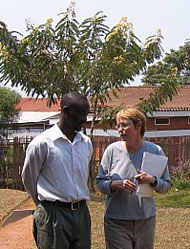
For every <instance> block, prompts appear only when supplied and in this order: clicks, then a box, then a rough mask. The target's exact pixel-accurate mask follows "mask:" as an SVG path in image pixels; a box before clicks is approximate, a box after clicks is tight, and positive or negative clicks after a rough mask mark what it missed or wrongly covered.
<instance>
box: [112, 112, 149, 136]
mask: <svg viewBox="0 0 190 249" xmlns="http://www.w3.org/2000/svg"><path fill="white" fill-rule="evenodd" d="M118 119H130V120H132V122H133V124H134V126H135V127H136V125H137V124H138V123H139V122H141V124H142V126H141V136H142V137H143V136H144V133H145V129H146V116H145V115H144V113H143V112H141V111H140V110H139V109H138V108H137V107H127V108H125V109H123V110H121V111H119V112H118V113H117V115H116V120H118Z"/></svg>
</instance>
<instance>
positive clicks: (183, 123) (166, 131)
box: [9, 86, 190, 137]
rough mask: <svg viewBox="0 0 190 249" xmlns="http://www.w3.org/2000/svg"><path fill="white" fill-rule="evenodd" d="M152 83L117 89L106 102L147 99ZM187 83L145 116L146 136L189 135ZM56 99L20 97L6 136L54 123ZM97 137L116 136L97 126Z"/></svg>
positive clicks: (33, 131) (37, 130)
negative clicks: (16, 118)
mask: <svg viewBox="0 0 190 249" xmlns="http://www.w3.org/2000/svg"><path fill="white" fill-rule="evenodd" d="M156 88H157V87H155V86H128V87H125V88H122V89H121V90H120V91H119V92H118V97H117V98H116V97H113V98H112V101H110V102H108V105H109V106H116V105H123V106H124V107H127V106H133V105H136V104H138V103H140V102H141V101H142V100H144V99H147V98H148V97H149V95H150V94H151V93H152V92H154V91H155V89H156ZM189 99H190V86H180V87H179V93H178V95H176V96H174V97H173V99H172V101H167V103H166V104H165V105H163V106H161V107H160V108H159V109H157V110H155V111H154V112H153V113H152V114H147V115H148V120H147V131H146V133H145V136H146V137H170V136H190V101H189ZM59 104H60V103H59V101H57V103H56V104H55V105H52V106H51V107H48V105H47V100H46V99H32V98H22V99H21V101H20V103H19V104H18V106H17V108H18V109H19V110H20V115H19V119H18V121H17V122H16V123H15V124H14V125H13V127H11V128H10V129H9V136H35V135H37V134H39V133H41V132H42V131H43V130H45V129H47V128H48V127H50V126H52V125H53V124H55V123H56V122H57V121H58V119H59V116H60V106H59ZM91 120H92V113H90V114H89V116H88V119H87V126H86V127H87V133H89V131H90V124H91ZM94 135H96V136H116V137H117V136H118V135H119V134H118V132H117V131H116V130H115V129H114V128H113V127H108V129H107V131H104V130H103V127H102V126H101V125H98V124H97V126H96V129H95V131H94Z"/></svg>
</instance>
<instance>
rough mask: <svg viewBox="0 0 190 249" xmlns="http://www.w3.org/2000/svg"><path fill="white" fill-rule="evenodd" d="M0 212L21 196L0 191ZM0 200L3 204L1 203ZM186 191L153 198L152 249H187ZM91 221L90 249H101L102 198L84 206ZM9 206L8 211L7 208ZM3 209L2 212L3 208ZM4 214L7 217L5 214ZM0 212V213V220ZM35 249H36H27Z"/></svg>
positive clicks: (189, 210) (189, 211)
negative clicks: (155, 216)
mask: <svg viewBox="0 0 190 249" xmlns="http://www.w3.org/2000/svg"><path fill="white" fill-rule="evenodd" d="M0 194H1V199H0V210H2V209H3V210H5V209H6V208H7V209H8V210H12V209H13V208H14V207H13V204H14V205H15V204H17V205H18V204H19V202H20V201H22V200H24V198H26V196H25V195H24V194H25V193H23V192H20V191H15V190H0ZM2 196H4V197H3V202H2ZM189 198H190V190H178V191H175V190H171V191H170V192H169V193H168V194H165V195H157V194H156V202H157V226H156V241H155V249H189V248H190V228H189V224H190V199H189ZM88 205H89V208H90V212H91V217H92V249H105V243H104V232H103V213H104V197H102V196H101V195H98V194H95V195H93V196H92V198H91V201H89V203H88ZM9 206H10V207H9ZM5 207H6V208H5ZM5 213H8V211H6V212H5ZM1 216H2V212H1V213H0V219H1ZM30 249H36V247H33V248H30Z"/></svg>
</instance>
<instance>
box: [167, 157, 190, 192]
mask: <svg viewBox="0 0 190 249" xmlns="http://www.w3.org/2000/svg"><path fill="white" fill-rule="evenodd" d="M170 175H171V179H172V188H175V189H189V188H190V160H185V161H181V162H180V163H179V166H178V167H177V168H176V167H173V168H171V173H170Z"/></svg>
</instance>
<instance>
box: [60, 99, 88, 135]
mask: <svg viewBox="0 0 190 249" xmlns="http://www.w3.org/2000/svg"><path fill="white" fill-rule="evenodd" d="M64 112H65V113H66V117H65V119H64V123H65V124H66V126H67V127H68V128H69V129H70V130H75V131H80V130H81V128H82V125H83V124H84V123H85V122H86V121H87V115H88V113H89V104H88V102H87V101H81V102H80V103H75V104H72V105H69V106H68V107H66V110H65V111H64Z"/></svg>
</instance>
